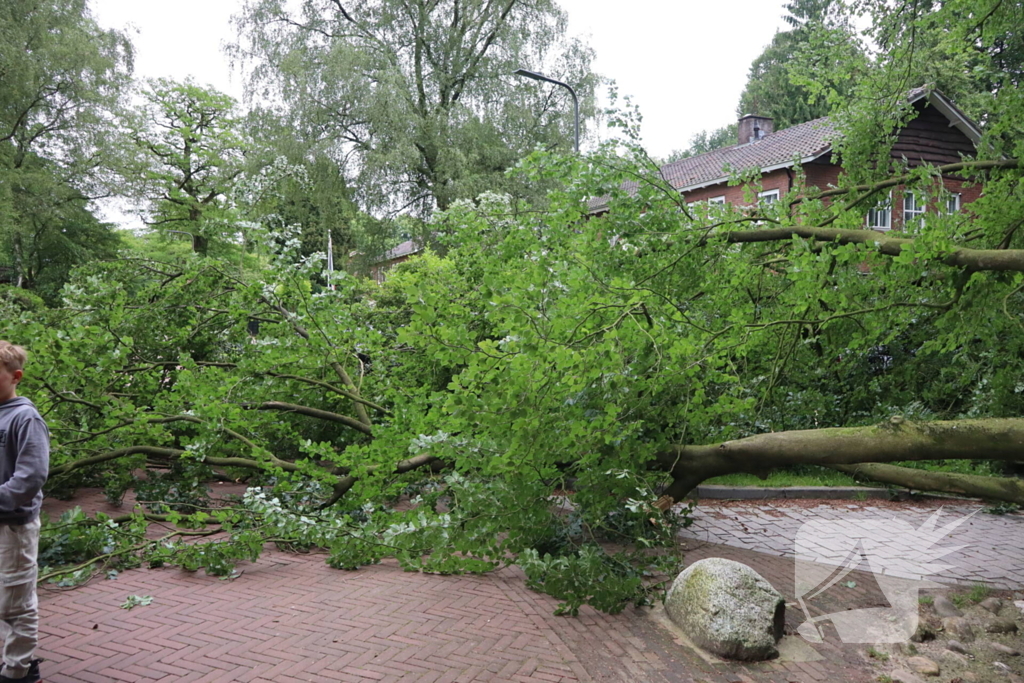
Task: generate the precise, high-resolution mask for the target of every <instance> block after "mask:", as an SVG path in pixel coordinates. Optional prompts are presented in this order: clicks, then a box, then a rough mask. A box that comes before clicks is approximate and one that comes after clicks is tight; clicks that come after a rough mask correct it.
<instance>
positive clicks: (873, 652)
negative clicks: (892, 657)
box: [868, 647, 889, 662]
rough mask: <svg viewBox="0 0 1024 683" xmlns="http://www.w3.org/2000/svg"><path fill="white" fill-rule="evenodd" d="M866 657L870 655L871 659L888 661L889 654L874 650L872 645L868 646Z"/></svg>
mask: <svg viewBox="0 0 1024 683" xmlns="http://www.w3.org/2000/svg"><path fill="white" fill-rule="evenodd" d="M868 657H871V659H877V660H878V661H880V662H888V661H889V655H887V654H886V653H884V652H879V651H878V650H876V649H875V648H873V647H869V648H868Z"/></svg>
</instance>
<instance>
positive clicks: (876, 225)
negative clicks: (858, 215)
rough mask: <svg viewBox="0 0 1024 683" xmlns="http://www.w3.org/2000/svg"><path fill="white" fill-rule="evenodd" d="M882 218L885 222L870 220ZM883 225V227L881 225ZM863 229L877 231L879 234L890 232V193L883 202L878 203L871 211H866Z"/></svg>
mask: <svg viewBox="0 0 1024 683" xmlns="http://www.w3.org/2000/svg"><path fill="white" fill-rule="evenodd" d="M881 217H884V218H885V220H884V221H881V220H872V218H875V219H878V218H881ZM883 223H884V225H883ZM864 225H865V227H867V228H869V229H871V230H878V231H879V232H889V231H890V230H892V193H891V192H890V193H889V195H888V196H887V197H886V199H885V201H882V202H878V203H877V204H875V205H874V206H873V207H872V208H871V209H869V210H868V215H867V216H865V217H864Z"/></svg>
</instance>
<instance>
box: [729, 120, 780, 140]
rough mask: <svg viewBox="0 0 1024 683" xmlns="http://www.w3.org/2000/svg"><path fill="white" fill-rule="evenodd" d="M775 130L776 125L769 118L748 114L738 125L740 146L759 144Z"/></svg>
mask: <svg viewBox="0 0 1024 683" xmlns="http://www.w3.org/2000/svg"><path fill="white" fill-rule="evenodd" d="M774 129H775V124H774V123H773V122H772V120H771V119H770V118H768V117H767V116H758V115H757V114H747V115H746V116H744V117H743V118H741V119H740V121H739V123H738V124H737V133H738V134H737V137H738V138H739V140H738V141H737V142H739V144H741V145H745V144H747V143H748V142H757V141H758V140H760V139H761V138H763V137H764V136H765V135H768V133H771V132H772V131H773V130H774Z"/></svg>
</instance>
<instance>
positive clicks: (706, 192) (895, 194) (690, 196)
mask: <svg viewBox="0 0 1024 683" xmlns="http://www.w3.org/2000/svg"><path fill="white" fill-rule="evenodd" d="M803 172H804V183H805V184H806V185H807V186H808V187H811V186H813V187H816V188H819V189H822V190H824V189H828V188H829V187H835V186H836V185H838V184H839V175H840V174H841V173H842V167H840V166H836V165H835V164H830V163H809V164H806V165H805V166H804V167H803ZM790 173H793V171H787V169H779V170H777V171H772V172H771V173H767V174H765V175H764V176H763V177H762V178H761V183H760V187H757V186H756V185H755V186H753V187H751V192H753V193H755V194H754V197H755V199H756V193H757V192H760V191H764V190H775V189H777V190H779V194H780V195H781V194H785V193H786V192H788V191H789V189H790V187H792V185H791V184H790ZM796 182H797V179H796V178H795V177H794V178H793V184H796ZM942 186H943V187H944V188H945V189H946V190H948V191H949V192H954V193H958V194H959V195H960V207H961V209H963V208H964V207H966V206H967V205H968V204H970V203H971V202H973V201H975V200H977V199H978V197H980V196H981V192H982V187H981V185H977V184H972V183H969V182H964V181H963V180H961V179H960V178H949V177H944V178H943V179H942ZM744 190H745V188H744V187H743V186H732V187H730V186H728V185H726V184H725V183H721V184H718V185H711V186H708V187H702V188H700V189H697V190H692V191H690V192H686V193H684V195H685V197H686V201H688V202H699V201H707V200H709V199H714V198H716V197H725V201H726V203H727V204H734V205H745V204H750V203H752V202H749V201H747V199H746V197H745V191H744ZM931 194H933V195H934V194H937V193H935V192H933V193H931ZM903 197H904V188H903V187H902V186H897V187H894V188H893V189H892V193H891V206H892V219H891V225H892V229H894V230H900V229H902V228H903ZM937 209H938V207H937V206H936V200H934V199H932V200H930V201H929V203H928V208H927V211H928V212H929V213H931V212H934V211H936V210H937ZM865 214H866V211H865Z"/></svg>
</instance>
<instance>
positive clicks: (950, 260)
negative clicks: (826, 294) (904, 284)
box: [724, 225, 1024, 272]
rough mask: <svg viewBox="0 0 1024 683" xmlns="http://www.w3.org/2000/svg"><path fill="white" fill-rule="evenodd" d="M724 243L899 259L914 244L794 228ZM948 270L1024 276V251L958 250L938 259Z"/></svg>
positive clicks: (866, 233)
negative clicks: (860, 251)
mask: <svg viewBox="0 0 1024 683" xmlns="http://www.w3.org/2000/svg"><path fill="white" fill-rule="evenodd" d="M724 236H725V240H726V241H727V242H730V243H733V244H749V243H755V242H778V241H782V240H789V239H792V238H793V237H803V238H804V239H809V240H817V241H821V242H834V243H836V244H868V245H873V246H875V247H876V248H877V249H878V251H879V253H882V254H885V255H886V256H899V255H900V254H901V253H902V252H903V249H904V248H906V247H909V246H910V245H912V244H913V243H914V240H913V239H910V238H906V237H892V236H890V235H889V234H888V233H880V232H877V231H875V230H851V229H842V228H821V227H807V226H801V225H793V226H788V227H781V228H767V229H764V230H737V231H733V232H726V233H724ZM939 260H940V261H941V262H942V263H944V264H945V265H947V266H952V267H954V268H968V269H970V270H993V271H1017V272H1024V249H966V248H958V249H954V250H953V251H951V252H950V253H949V254H946V255H945V256H943V257H941V258H940V259H939Z"/></svg>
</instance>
